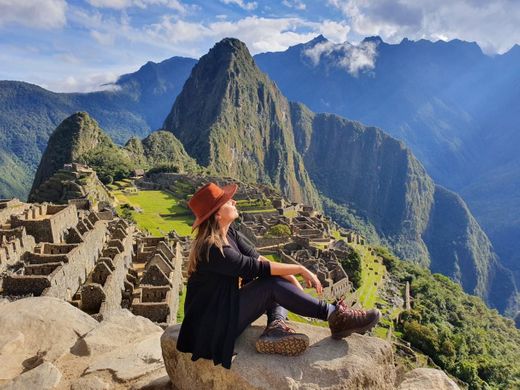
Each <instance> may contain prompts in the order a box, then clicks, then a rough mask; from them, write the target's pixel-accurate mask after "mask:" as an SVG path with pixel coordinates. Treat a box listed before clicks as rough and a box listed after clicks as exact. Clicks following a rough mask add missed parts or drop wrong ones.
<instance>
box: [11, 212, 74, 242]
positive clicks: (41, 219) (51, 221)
mask: <svg viewBox="0 0 520 390" xmlns="http://www.w3.org/2000/svg"><path fill="white" fill-rule="evenodd" d="M77 223H78V216H77V209H76V206H74V205H70V206H57V205H47V204H43V205H33V206H32V207H31V208H30V209H29V210H27V211H25V212H24V213H23V214H21V215H12V216H11V227H13V228H14V227H18V226H24V227H25V229H26V231H27V234H30V235H31V236H33V237H34V239H35V240H36V242H50V243H59V242H62V241H63V236H64V233H65V231H66V230H67V229H69V228H71V227H73V226H75V225H76V224H77Z"/></svg>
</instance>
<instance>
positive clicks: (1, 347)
mask: <svg viewBox="0 0 520 390" xmlns="http://www.w3.org/2000/svg"><path fill="white" fill-rule="evenodd" d="M97 325H98V322H97V321H96V320H94V319H92V317H90V316H89V315H88V314H85V313H83V312H82V311H81V310H78V309H77V308H75V307H73V306H72V305H71V304H69V303H67V302H65V301H63V300H61V299H57V298H51V297H31V298H24V299H20V300H17V301H14V302H10V303H8V304H3V305H0V329H1V330H2V331H1V332H0V367H2V369H1V370H0V383H2V382H5V381H6V380H9V379H12V378H14V377H16V376H17V375H19V374H20V373H21V372H22V371H23V370H24V369H30V368H33V367H35V366H36V365H38V364H40V363H41V362H42V361H48V362H54V361H56V360H57V359H59V358H60V357H61V356H63V355H65V354H66V353H68V352H69V351H70V349H71V347H73V346H74V345H75V344H76V342H77V341H78V339H79V338H80V337H82V336H83V335H85V334H86V333H88V332H89V331H90V330H92V329H93V328H94V327H96V326H97Z"/></svg>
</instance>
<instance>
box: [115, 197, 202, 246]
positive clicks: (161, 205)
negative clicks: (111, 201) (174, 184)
mask: <svg viewBox="0 0 520 390" xmlns="http://www.w3.org/2000/svg"><path fill="white" fill-rule="evenodd" d="M112 194H113V195H114V196H115V197H116V199H117V200H118V202H119V204H120V206H121V205H122V204H124V203H127V204H130V205H131V206H132V207H134V208H135V209H136V211H132V216H133V218H134V219H135V222H136V223H137V225H138V226H139V228H141V229H143V230H147V231H148V232H150V234H151V235H153V236H164V235H166V234H168V233H169V232H170V231H172V230H175V231H176V232H177V233H178V234H179V235H181V236H188V235H190V234H191V224H192V223H193V217H192V214H191V212H190V211H189V210H188V209H186V208H185V207H182V206H180V205H179V199H178V198H176V197H175V196H173V195H172V194H171V193H169V192H165V191H155V190H154V191H149V190H136V191H133V190H132V191H131V192H130V191H129V192H127V193H125V192H123V190H122V189H117V190H115V191H113V192H112ZM120 206H119V207H118V211H120Z"/></svg>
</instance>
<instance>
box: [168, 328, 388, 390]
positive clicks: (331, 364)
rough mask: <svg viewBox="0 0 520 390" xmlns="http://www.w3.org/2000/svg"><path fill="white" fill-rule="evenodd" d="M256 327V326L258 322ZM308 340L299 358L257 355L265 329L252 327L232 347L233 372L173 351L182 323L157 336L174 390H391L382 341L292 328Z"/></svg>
mask: <svg viewBox="0 0 520 390" xmlns="http://www.w3.org/2000/svg"><path fill="white" fill-rule="evenodd" d="M257 323H258V324H259V323H260V322H257ZM292 325H293V326H294V327H295V328H297V329H298V331H299V332H303V333H305V334H307V335H308V336H309V339H310V346H309V349H308V350H307V351H306V352H305V353H304V354H302V355H301V356H297V357H285V356H279V355H264V354H259V353H257V352H256V349H255V341H256V340H257V338H258V337H259V336H260V334H261V332H262V331H263V327H262V326H258V325H256V323H255V324H253V326H250V327H248V328H247V329H246V330H245V332H244V333H243V334H242V335H241V336H240V338H239V339H238V340H237V342H236V343H235V352H237V356H236V357H235V359H234V360H233V363H232V365H231V369H230V370H227V369H225V368H223V367H222V366H220V365H219V366H214V364H213V362H212V361H209V360H204V359H199V360H198V361H196V362H192V361H191V354H186V353H181V352H179V351H177V349H176V344H177V337H178V334H179V329H180V325H173V326H170V327H168V328H167V329H166V330H165V331H164V333H163V335H162V337H161V347H162V352H163V357H164V363H165V366H166V371H167V372H168V375H169V376H170V378H171V381H172V383H173V384H175V386H176V387H177V388H178V389H194V388H196V389H212V388H218V389H236V388H243V389H338V388H343V389H378V390H384V389H394V388H395V387H394V382H395V377H396V373H395V368H394V361H393V354H392V346H391V345H390V344H389V343H387V342H386V341H384V340H381V339H378V338H374V337H368V336H361V335H357V334H354V335H352V336H350V337H348V338H346V339H344V340H339V341H338V340H333V339H332V338H330V337H329V336H330V331H329V330H328V329H325V328H321V327H315V326H311V325H305V324H294V323H293V324H292Z"/></svg>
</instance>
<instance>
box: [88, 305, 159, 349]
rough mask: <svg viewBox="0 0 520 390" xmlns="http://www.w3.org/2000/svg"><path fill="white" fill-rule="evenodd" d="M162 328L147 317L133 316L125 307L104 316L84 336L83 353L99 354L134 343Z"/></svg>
mask: <svg viewBox="0 0 520 390" xmlns="http://www.w3.org/2000/svg"><path fill="white" fill-rule="evenodd" d="M157 332H161V333H162V328H161V327H160V326H158V325H156V324H154V323H153V322H152V321H150V320H149V319H148V318H145V317H141V316H135V315H133V314H132V313H131V312H130V311H128V310H126V309H121V310H118V311H115V312H113V313H111V314H109V315H108V316H105V318H104V319H103V321H102V322H101V323H100V324H99V325H98V326H97V327H96V328H95V329H93V330H92V331H90V332H89V333H88V334H87V335H86V336H85V337H84V338H83V342H84V347H85V353H86V354H89V355H99V354H102V353H105V352H110V351H112V350H114V349H116V348H119V347H121V346H126V345H128V344H132V343H136V342H137V341H139V340H140V339H143V338H145V337H147V336H149V335H150V334H152V333H157Z"/></svg>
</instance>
